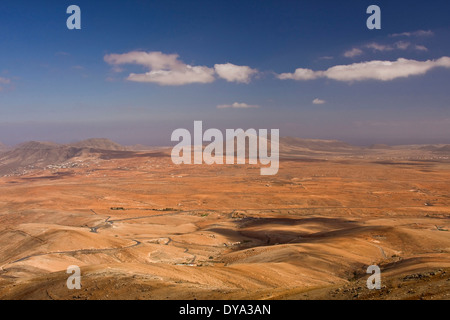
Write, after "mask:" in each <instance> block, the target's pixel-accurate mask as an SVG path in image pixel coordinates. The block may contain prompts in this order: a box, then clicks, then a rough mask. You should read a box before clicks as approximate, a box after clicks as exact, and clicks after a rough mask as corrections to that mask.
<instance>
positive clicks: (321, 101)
mask: <svg viewBox="0 0 450 320" xmlns="http://www.w3.org/2000/svg"><path fill="white" fill-rule="evenodd" d="M312 103H313V104H324V103H326V101H325V100H322V99H319V98H316V99H314V100H313V102H312Z"/></svg>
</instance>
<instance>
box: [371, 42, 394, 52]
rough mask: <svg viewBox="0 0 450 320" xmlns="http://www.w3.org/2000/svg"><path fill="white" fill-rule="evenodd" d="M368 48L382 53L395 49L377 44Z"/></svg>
mask: <svg viewBox="0 0 450 320" xmlns="http://www.w3.org/2000/svg"><path fill="white" fill-rule="evenodd" d="M366 48H369V49H373V50H375V51H381V52H383V51H391V50H393V48H392V47H391V46H388V45H384V44H379V43H376V42H373V43H369V44H368V45H366Z"/></svg>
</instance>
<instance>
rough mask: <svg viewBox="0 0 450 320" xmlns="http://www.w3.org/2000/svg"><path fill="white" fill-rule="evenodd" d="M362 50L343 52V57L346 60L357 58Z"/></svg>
mask: <svg viewBox="0 0 450 320" xmlns="http://www.w3.org/2000/svg"><path fill="white" fill-rule="evenodd" d="M362 53H363V52H362V50H361V49H358V48H353V49H351V50H348V51H346V52H344V57H346V58H354V57H357V56H359V55H362Z"/></svg>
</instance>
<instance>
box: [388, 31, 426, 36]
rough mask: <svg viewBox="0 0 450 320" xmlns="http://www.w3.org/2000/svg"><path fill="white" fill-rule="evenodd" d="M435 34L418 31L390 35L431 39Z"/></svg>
mask: <svg viewBox="0 0 450 320" xmlns="http://www.w3.org/2000/svg"><path fill="white" fill-rule="evenodd" d="M433 35H434V32H433V31H431V30H417V31H414V32H402V33H393V34H390V35H389V36H390V37H394V38H395V37H431V36H433Z"/></svg>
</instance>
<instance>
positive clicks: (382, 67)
mask: <svg viewBox="0 0 450 320" xmlns="http://www.w3.org/2000/svg"><path fill="white" fill-rule="evenodd" d="M438 67H443V68H450V57H442V58H440V59H437V60H427V61H417V60H409V59H404V58H400V59H398V60H396V61H380V60H374V61H367V62H360V63H353V64H349V65H337V66H334V67H331V68H329V69H327V70H325V71H314V70H311V69H303V68H299V69H297V70H296V71H295V72H294V73H282V74H280V75H278V76H277V77H278V79H281V80H286V79H293V80H312V79H317V78H328V79H333V80H336V81H344V82H353V81H364V80H379V81H391V80H394V79H397V78H407V77H410V76H417V75H423V74H425V73H427V72H428V71H430V70H432V69H434V68H438Z"/></svg>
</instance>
